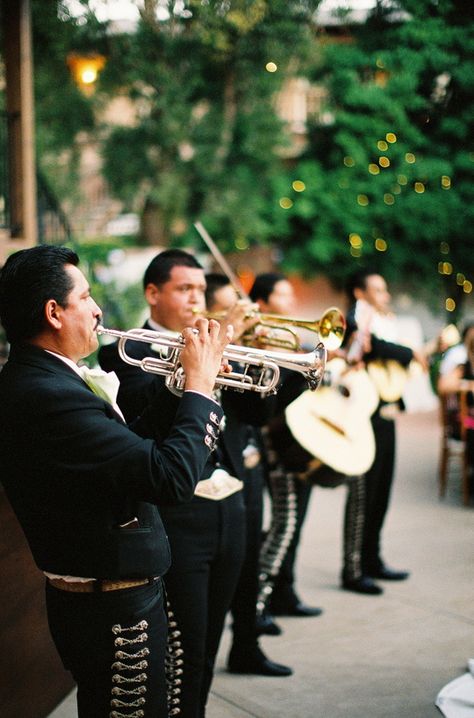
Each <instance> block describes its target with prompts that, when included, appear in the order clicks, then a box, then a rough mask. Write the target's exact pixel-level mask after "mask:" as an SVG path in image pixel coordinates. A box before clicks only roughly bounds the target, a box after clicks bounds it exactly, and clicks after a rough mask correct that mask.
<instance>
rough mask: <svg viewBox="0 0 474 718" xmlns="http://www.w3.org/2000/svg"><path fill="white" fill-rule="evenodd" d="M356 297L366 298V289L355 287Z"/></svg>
mask: <svg viewBox="0 0 474 718" xmlns="http://www.w3.org/2000/svg"><path fill="white" fill-rule="evenodd" d="M354 297H355V298H356V299H365V291H364V290H363V289H361V288H360V287H355V288H354Z"/></svg>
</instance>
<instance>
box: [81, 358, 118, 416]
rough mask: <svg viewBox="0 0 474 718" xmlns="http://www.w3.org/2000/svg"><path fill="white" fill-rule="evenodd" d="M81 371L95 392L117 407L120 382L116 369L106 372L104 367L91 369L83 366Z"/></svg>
mask: <svg viewBox="0 0 474 718" xmlns="http://www.w3.org/2000/svg"><path fill="white" fill-rule="evenodd" d="M79 373H80V375H81V377H82V379H83V380H84V381H85V382H86V384H87V386H88V387H89V388H90V389H92V391H93V392H94V394H97V396H100V398H101V399H105V401H108V402H109V403H110V404H112V405H113V406H114V408H116V407H117V394H118V390H119V386H120V382H119V379H118V376H117V374H116V373H115V372H114V371H110V372H106V371H102V369H89V367H87V366H81V367H79Z"/></svg>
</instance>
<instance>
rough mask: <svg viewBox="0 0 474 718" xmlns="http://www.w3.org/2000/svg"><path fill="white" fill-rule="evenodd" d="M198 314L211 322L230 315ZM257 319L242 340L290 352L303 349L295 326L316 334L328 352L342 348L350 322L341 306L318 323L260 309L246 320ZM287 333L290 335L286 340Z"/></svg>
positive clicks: (329, 311)
mask: <svg viewBox="0 0 474 718" xmlns="http://www.w3.org/2000/svg"><path fill="white" fill-rule="evenodd" d="M198 312H199V313H200V314H202V315H203V316H205V317H207V318H208V319H217V320H218V321H219V320H220V319H223V318H224V317H225V316H226V312H204V313H202V312H200V311H199V310H196V313H198ZM253 317H256V318H257V319H258V323H257V324H256V325H255V326H254V327H252V329H251V330H250V331H249V332H248V333H246V334H244V336H243V337H242V341H243V342H244V344H247V345H249V344H250V343H257V344H265V345H267V346H277V347H280V348H281V349H289V350H290V351H299V350H300V349H301V342H300V339H299V337H298V335H297V333H296V332H295V331H294V329H293V327H295V328H299V329H306V330H308V331H310V332H316V334H318V335H319V337H320V340H321V342H322V343H323V344H324V346H325V347H326V349H327V350H328V351H333V350H334V349H338V348H339V347H340V346H341V344H342V341H343V339H344V334H345V331H346V320H345V319H344V315H343V314H342V312H341V311H340V310H339V309H338V308H337V307H330V308H329V309H327V310H326V311H325V312H324V314H323V316H322V317H321V319H315V320H314V321H310V320H308V319H293V318H291V317H285V316H280V315H278V314H265V313H262V312H259V311H258V310H256V311H254V310H251V311H249V312H248V314H247V315H246V319H251V318H253ZM259 327H266V328H268V329H273V330H277V332H280V334H278V333H277V332H273V333H272V332H270V333H268V334H259V332H258V328H259ZM285 333H286V334H287V335H288V334H289V335H290V336H289V337H288V336H287V337H285V336H284V334H285Z"/></svg>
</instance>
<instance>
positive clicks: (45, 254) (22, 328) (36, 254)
mask: <svg viewBox="0 0 474 718" xmlns="http://www.w3.org/2000/svg"><path fill="white" fill-rule="evenodd" d="M67 264H72V265H74V266H77V265H78V264H79V257H78V256H77V254H76V253H75V252H74V251H73V250H72V249H69V248H67V247H53V246H50V245H39V246H37V247H30V248H29V249H21V250H20V251H19V252H15V253H14V254H12V255H11V256H10V257H8V259H7V261H6V262H5V265H4V267H3V269H2V271H1V274H0V321H1V323H2V326H3V328H4V329H5V333H6V336H7V340H8V341H9V342H10V344H15V343H17V344H18V343H22V342H25V341H27V340H29V339H33V338H34V337H36V336H37V335H38V334H40V333H41V331H42V330H43V328H44V326H45V318H44V307H45V305H46V302H48V301H49V300H50V299H54V300H55V301H56V302H57V303H58V304H59V305H60V306H62V307H65V306H67V298H68V295H69V294H70V292H71V290H72V289H73V281H72V279H71V277H70V276H69V274H68V273H67V272H66V270H65V265H67Z"/></svg>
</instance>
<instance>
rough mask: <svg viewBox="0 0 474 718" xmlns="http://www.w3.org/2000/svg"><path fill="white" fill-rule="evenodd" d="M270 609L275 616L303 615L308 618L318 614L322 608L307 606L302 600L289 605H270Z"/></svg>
mask: <svg viewBox="0 0 474 718" xmlns="http://www.w3.org/2000/svg"><path fill="white" fill-rule="evenodd" d="M272 611H273V613H274V614H275V615H276V616H303V617H306V618H308V617H310V616H320V615H321V614H322V612H323V609H322V608H317V607H316V606H307V605H306V603H303V601H298V602H297V603H295V604H293V605H290V606H278V605H276V606H272Z"/></svg>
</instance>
